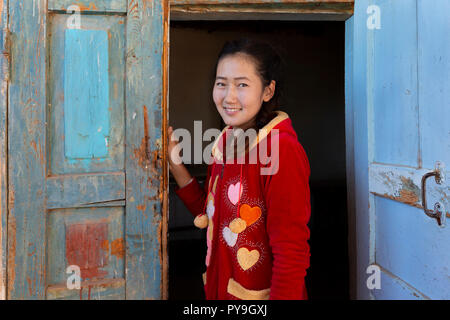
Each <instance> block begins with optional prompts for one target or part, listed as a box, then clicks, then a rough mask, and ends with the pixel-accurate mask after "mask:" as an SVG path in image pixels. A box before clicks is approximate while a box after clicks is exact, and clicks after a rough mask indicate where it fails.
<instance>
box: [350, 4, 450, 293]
mask: <svg viewBox="0 0 450 320" xmlns="http://www.w3.org/2000/svg"><path fill="white" fill-rule="evenodd" d="M449 12H450V2H449V1H448V0H395V1H391V0H385V1H372V0H357V1H355V13H354V16H353V17H352V18H351V19H349V20H348V21H347V22H346V27H347V33H346V36H347V39H346V49H347V55H346V58H347V61H346V76H347V80H346V99H347V125H348V126H349V127H348V128H347V129H348V131H347V134H348V135H347V141H348V143H349V145H350V146H353V149H351V150H349V152H348V155H349V158H348V161H349V164H350V168H353V169H352V172H351V173H350V174H349V190H353V191H354V192H353V193H352V194H351V195H349V198H350V199H352V200H354V201H353V203H354V211H355V212H356V215H355V222H354V227H355V233H356V235H355V238H354V240H355V248H356V249H355V250H356V253H357V258H356V260H355V268H354V270H355V271H356V273H357V277H356V289H357V297H358V298H364V299H370V298H375V299H450V270H449V268H450V223H449V222H450V221H449V219H448V217H449V211H450V201H449V197H450V183H449V182H448V181H449V177H450V174H449V171H448V168H449V167H450V94H449V88H450V77H449V74H450V41H449V33H450V20H449V19H448V13H449ZM438 161H439V162H441V163H442V164H444V165H445V164H446V165H447V169H445V167H441V172H443V173H446V176H447V181H443V182H442V183H441V184H438V183H436V181H435V179H429V180H427V181H426V190H424V188H422V185H421V182H422V177H423V176H424V174H426V173H428V172H433V171H435V166H436V163H437V162H438ZM423 195H426V200H427V203H428V206H427V207H428V208H427V209H433V207H434V204H435V203H437V202H441V203H442V205H443V206H444V207H445V209H443V211H444V213H443V215H444V216H443V217H442V220H443V222H446V224H447V226H445V227H441V226H439V225H438V221H437V220H436V219H434V218H431V217H429V216H427V215H426V214H425V213H424V208H423V202H422V196H423ZM369 265H374V266H375V268H373V269H369V270H367V268H368V266H369ZM377 268H379V270H380V275H381V282H380V285H379V286H378V285H377V284H376V282H375V281H373V280H374V278H373V277H372V276H373V275H375V273H376V269H377ZM366 271H368V272H366ZM367 280H369V281H367Z"/></svg>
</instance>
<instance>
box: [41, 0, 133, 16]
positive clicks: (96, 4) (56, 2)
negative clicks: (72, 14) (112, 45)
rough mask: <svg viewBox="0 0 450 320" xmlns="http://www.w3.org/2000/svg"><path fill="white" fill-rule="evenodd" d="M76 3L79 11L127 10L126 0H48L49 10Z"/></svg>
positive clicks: (60, 8) (124, 11)
mask: <svg viewBox="0 0 450 320" xmlns="http://www.w3.org/2000/svg"><path fill="white" fill-rule="evenodd" d="M71 5H76V6H78V7H79V8H80V11H81V12H84V11H86V12H119V13H126V12H127V0H48V9H49V10H63V11H67V9H68V8H69V7H70V6H71Z"/></svg>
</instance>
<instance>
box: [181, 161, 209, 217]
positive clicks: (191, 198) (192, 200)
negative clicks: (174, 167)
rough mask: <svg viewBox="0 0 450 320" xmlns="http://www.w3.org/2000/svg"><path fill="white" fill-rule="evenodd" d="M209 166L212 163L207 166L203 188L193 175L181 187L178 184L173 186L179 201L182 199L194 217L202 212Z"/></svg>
mask: <svg viewBox="0 0 450 320" xmlns="http://www.w3.org/2000/svg"><path fill="white" fill-rule="evenodd" d="M211 166H212V165H209V166H208V173H207V175H206V180H205V185H204V188H203V189H202V187H201V186H200V184H199V183H198V180H197V179H196V178H195V177H193V178H192V179H191V181H190V182H189V183H188V184H187V185H185V186H184V187H183V188H179V187H178V186H176V187H175V193H176V194H177V195H178V197H180V199H181V201H183V203H184V205H185V206H186V207H187V208H188V210H189V212H191V214H192V215H193V216H194V217H196V216H197V215H199V214H200V213H202V210H203V207H204V205H205V200H206V193H207V192H208V183H209V180H210V175H211Z"/></svg>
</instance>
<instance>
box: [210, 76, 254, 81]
mask: <svg viewBox="0 0 450 320" xmlns="http://www.w3.org/2000/svg"><path fill="white" fill-rule="evenodd" d="M218 79H223V80H226V79H227V78H226V77H216V80H218ZM234 80H248V81H250V79H249V78H247V77H236V78H234Z"/></svg>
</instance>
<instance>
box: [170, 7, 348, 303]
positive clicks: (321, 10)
mask: <svg viewBox="0 0 450 320" xmlns="http://www.w3.org/2000/svg"><path fill="white" fill-rule="evenodd" d="M353 10H354V0H281V1H277V2H275V1H274V0H214V1H211V0H170V17H169V21H172V20H173V21H188V20H290V21H294V20H297V21H307V20H315V21H346V20H347V19H349V18H351V17H352V16H353ZM349 22H350V23H351V26H353V22H352V21H350V20H349ZM350 30H351V31H353V28H351V29H348V28H346V34H345V37H346V40H345V41H346V46H345V47H346V48H347V38H349V37H353V35H352V34H350V33H349V31H350ZM348 54H350V55H351V52H346V53H345V55H346V68H347V67H351V64H348V62H349V59H348V58H349V56H348ZM168 63H169V62H168ZM347 64H348V65H347ZM164 70H166V71H167V68H164ZM346 73H347V70H346ZM351 79H352V78H351V77H347V76H346V79H345V81H346V84H345V86H346V87H348V85H350V83H349V82H348V81H350V80H351ZM167 85H168V83H167ZM168 90H169V88H168V87H167V88H165V89H164V92H166V93H167V92H168ZM346 90H347V89H346ZM348 93H351V91H349V92H348ZM350 107H353V102H352V99H350V100H349V99H348V97H347V91H346V100H345V113H346V115H345V127H346V129H345V130H346V144H347V147H346V155H347V160H346V162H347V165H346V170H347V201H348V210H347V212H348V223H349V226H348V230H349V241H348V248H349V264H350V266H349V271H350V275H349V276H350V283H349V286H350V297H351V298H352V299H355V298H356V285H357V275H356V251H355V250H356V244H355V239H356V238H355V237H356V229H355V228H356V225H355V214H356V211H355V210H356V209H355V208H356V204H355V197H354V191H355V189H354V187H355V185H354V177H355V167H354V164H355V163H354V160H353V159H354V147H353V143H354V120H353V115H352V114H353V109H350ZM164 112H168V108H166V109H164ZM168 116H169V115H168V114H166V115H165V116H164V119H166V120H167V119H168V118H169V117H168ZM166 120H165V121H166ZM163 127H164V128H167V127H168V123H166V122H165V123H164V124H163ZM165 150H166V149H165ZM164 154H165V155H166V156H167V152H165V153H164ZM164 163H167V159H164ZM164 201H165V202H164V208H165V210H168V203H167V201H168V200H167V198H165V199H164ZM168 215H169V212H164V214H163V216H164V217H168ZM163 236H164V237H166V234H163ZM167 258H168V257H165V258H164V260H165V261H168V259H167ZM167 267H168V266H167V265H165V266H164V270H166V272H167ZM165 279H167V277H165ZM166 289H168V285H167V284H166ZM167 296H168V295H167V294H166V297H167Z"/></svg>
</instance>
